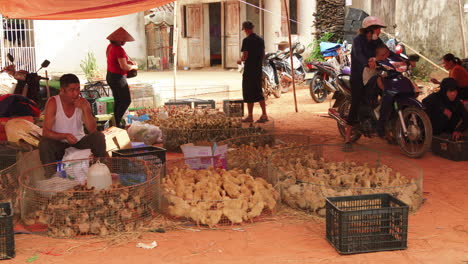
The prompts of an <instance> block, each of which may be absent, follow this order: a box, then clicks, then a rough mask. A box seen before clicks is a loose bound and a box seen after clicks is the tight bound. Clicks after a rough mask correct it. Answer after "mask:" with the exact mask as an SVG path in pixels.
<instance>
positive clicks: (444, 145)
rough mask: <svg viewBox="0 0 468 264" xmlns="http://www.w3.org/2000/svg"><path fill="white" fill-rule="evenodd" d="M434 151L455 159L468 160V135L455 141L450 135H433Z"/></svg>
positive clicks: (444, 156)
mask: <svg viewBox="0 0 468 264" xmlns="http://www.w3.org/2000/svg"><path fill="white" fill-rule="evenodd" d="M432 153H434V154H436V155H438V156H441V157H442V158H446V159H449V160H453V161H467V160H468V137H466V136H465V137H463V138H462V139H461V140H457V141H453V140H452V139H451V138H450V137H449V136H445V137H444V136H433V137H432Z"/></svg>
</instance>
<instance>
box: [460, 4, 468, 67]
mask: <svg viewBox="0 0 468 264" xmlns="http://www.w3.org/2000/svg"><path fill="white" fill-rule="evenodd" d="M458 18H459V19H460V30H461V40H462V45H463V46H462V48H463V55H464V56H463V57H464V58H466V57H468V54H467V53H466V42H465V27H464V23H463V7H462V3H461V0H458Z"/></svg>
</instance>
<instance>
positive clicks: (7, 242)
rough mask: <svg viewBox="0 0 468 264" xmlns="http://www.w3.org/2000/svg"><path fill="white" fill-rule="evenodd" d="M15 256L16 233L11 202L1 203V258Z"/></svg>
mask: <svg viewBox="0 0 468 264" xmlns="http://www.w3.org/2000/svg"><path fill="white" fill-rule="evenodd" d="M14 257H15V233H14V231H13V208H12V206H11V203H0V260H1V259H11V258H14Z"/></svg>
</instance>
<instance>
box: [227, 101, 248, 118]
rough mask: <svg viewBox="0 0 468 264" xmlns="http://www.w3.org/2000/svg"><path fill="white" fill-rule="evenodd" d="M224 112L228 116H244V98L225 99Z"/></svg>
mask: <svg viewBox="0 0 468 264" xmlns="http://www.w3.org/2000/svg"><path fill="white" fill-rule="evenodd" d="M223 112H224V113H225V114H226V115H228V116H237V117H242V116H244V100H242V99H237V100H223Z"/></svg>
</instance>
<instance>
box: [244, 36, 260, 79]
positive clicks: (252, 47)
mask: <svg viewBox="0 0 468 264" xmlns="http://www.w3.org/2000/svg"><path fill="white" fill-rule="evenodd" d="M241 51H247V52H248V56H247V60H246V61H245V66H244V73H246V74H249V73H258V72H261V71H262V60H263V56H264V53H265V42H264V41H263V39H262V38H261V37H260V36H258V35H257V34H255V33H252V34H250V35H249V36H247V37H246V38H244V40H243V41H242V48H241Z"/></svg>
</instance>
